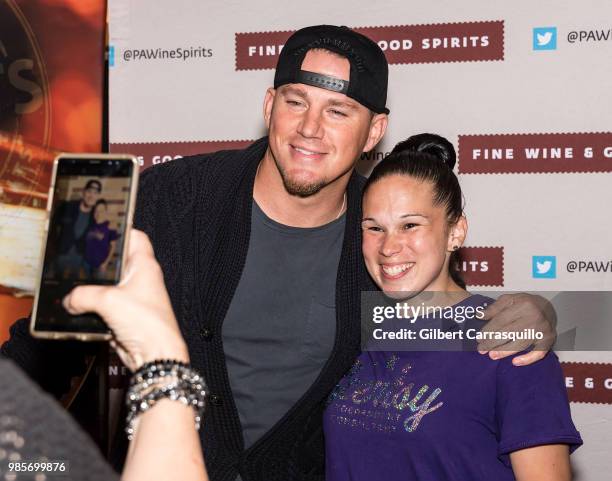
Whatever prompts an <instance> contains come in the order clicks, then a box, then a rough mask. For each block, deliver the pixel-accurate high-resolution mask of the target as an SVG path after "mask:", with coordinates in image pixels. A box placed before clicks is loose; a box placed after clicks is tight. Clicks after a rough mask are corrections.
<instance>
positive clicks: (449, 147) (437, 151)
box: [391, 134, 457, 170]
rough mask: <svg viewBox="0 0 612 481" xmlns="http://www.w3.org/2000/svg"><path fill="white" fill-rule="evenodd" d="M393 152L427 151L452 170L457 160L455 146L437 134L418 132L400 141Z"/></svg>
mask: <svg viewBox="0 0 612 481" xmlns="http://www.w3.org/2000/svg"><path fill="white" fill-rule="evenodd" d="M391 152H393V153H401V152H425V153H427V154H430V155H433V156H434V157H436V158H438V159H440V160H441V161H442V162H444V163H445V164H446V165H447V166H448V167H449V168H450V169H451V170H452V169H453V167H454V166H455V163H456V162H457V155H456V154H455V148H454V147H453V144H451V143H450V142H449V141H448V140H447V139H445V138H444V137H442V136H440V135H436V134H418V135H413V136H411V137H408V138H407V139H406V140H404V141H402V142H400V143H398V144H397V145H396V146H395V147H393V150H392V151H391Z"/></svg>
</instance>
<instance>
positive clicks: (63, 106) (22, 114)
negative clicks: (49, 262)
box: [0, 0, 106, 342]
mask: <svg viewBox="0 0 612 481" xmlns="http://www.w3.org/2000/svg"><path fill="white" fill-rule="evenodd" d="M105 10H106V2H105V1H103V0H0V342H1V341H2V340H3V339H4V338H6V335H7V329H8V325H10V324H11V323H12V322H13V321H14V320H15V319H16V318H17V317H18V316H19V315H24V314H27V313H28V312H29V309H30V306H31V297H30V295H31V293H32V291H33V289H34V285H35V282H36V279H35V277H36V275H35V272H36V268H37V265H38V261H39V256H40V248H41V244H42V231H43V222H44V217H45V212H44V208H45V205H46V201H47V192H48V190H49V184H50V175H51V163H52V160H53V157H54V155H55V153H56V152H58V151H71V152H100V151H101V148H102V104H103V91H104V48H105V37H104V35H105V13H106V12H105Z"/></svg>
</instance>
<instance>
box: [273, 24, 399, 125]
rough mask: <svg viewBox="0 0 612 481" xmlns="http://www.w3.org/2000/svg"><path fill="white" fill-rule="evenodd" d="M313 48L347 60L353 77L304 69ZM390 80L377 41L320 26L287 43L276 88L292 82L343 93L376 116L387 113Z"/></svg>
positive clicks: (281, 56) (280, 62)
mask: <svg viewBox="0 0 612 481" xmlns="http://www.w3.org/2000/svg"><path fill="white" fill-rule="evenodd" d="M313 48H322V49H326V50H330V51H332V52H335V53H337V54H339V55H342V56H343V57H346V59H347V60H348V61H349V63H350V65H351V70H350V78H349V79H348V80H346V79H337V78H334V77H330V76H329V75H323V74H319V73H316V72H307V71H304V70H302V62H303V61H304V57H305V56H306V53H307V52H308V51H309V50H312V49H313ZM388 77H389V65H388V64H387V59H386V57H385V54H384V53H383V51H382V50H381V49H380V47H379V46H378V45H377V44H376V42H374V41H373V40H371V39H369V38H368V37H366V36H365V35H362V34H360V33H357V32H355V31H353V30H351V29H350V28H348V27H337V26H335V25H317V26H314V27H306V28H302V29H300V30H298V31H297V32H295V33H294V34H293V35H291V37H289V39H288V40H287V42H285V45H284V47H283V49H282V50H281V53H280V55H279V57H278V63H277V64H276V73H275V75H274V88H278V87H280V86H281V85H285V84H290V83H303V84H307V85H313V86H315V87H320V88H324V89H327V90H332V91H334V92H340V93H343V94H345V95H346V96H347V97H350V98H352V99H355V100H356V101H357V102H359V103H360V104H362V105H364V106H365V107H367V108H369V109H370V110H372V111H374V112H376V113H379V114H381V113H385V114H388V113H389V109H388V108H387V107H385V104H386V103H387V81H388Z"/></svg>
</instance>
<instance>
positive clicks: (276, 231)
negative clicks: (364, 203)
mask: <svg viewBox="0 0 612 481" xmlns="http://www.w3.org/2000/svg"><path fill="white" fill-rule="evenodd" d="M344 226H345V216H344V215H343V216H341V217H340V218H339V219H337V220H335V221H332V222H330V223H329V224H325V225H323V226H320V227H313V228H298V227H289V226H285V225H282V224H279V223H278V222H275V221H274V220H272V219H270V218H269V217H268V216H266V214H265V213H264V212H263V211H262V210H261V209H260V208H259V206H258V205H257V204H256V203H255V202H253V215H252V223H251V238H250V242H249V250H248V253H247V258H246V263H245V267H244V271H243V272H242V277H241V278H240V283H239V284H238V288H237V289H236V293H235V295H234V298H233V299H232V303H231V305H230V307H229V310H228V312H227V315H226V317H225V320H224V322H223V348H224V352H225V357H226V361H227V369H228V372H229V380H230V385H231V387H232V393H233V395H234V400H235V402H236V406H237V408H238V413H239V415H240V422H241V424H242V430H243V436H244V444H245V448H248V447H249V446H251V445H252V444H253V443H254V442H255V441H257V440H258V439H259V438H260V437H262V436H263V435H264V434H265V433H266V432H267V431H268V430H269V429H270V428H271V427H272V426H273V425H274V424H275V423H276V422H277V421H279V420H280V419H281V418H282V417H283V415H284V414H285V413H286V412H287V411H289V409H290V408H291V407H292V406H293V405H294V404H295V403H296V402H297V401H298V399H299V398H300V397H301V396H302V395H303V394H304V393H305V392H306V391H307V389H308V388H309V387H310V386H311V385H312V383H313V382H314V381H315V379H316V377H317V375H318V374H319V372H320V371H321V369H322V368H323V365H324V364H325V362H326V361H327V359H328V357H329V355H330V354H331V351H332V348H333V344H334V337H335V332H336V308H335V293H336V276H337V272H338V264H339V262H340V253H341V250H342V241H343V239H344Z"/></svg>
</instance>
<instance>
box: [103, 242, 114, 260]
mask: <svg viewBox="0 0 612 481" xmlns="http://www.w3.org/2000/svg"><path fill="white" fill-rule="evenodd" d="M116 244H117V242H116V241H112V242H111V243H110V249H109V251H108V255H107V256H106V259H104V262H102V264H107V263H108V262H110V260H111V259H112V258H113V254H114V253H115V246H116Z"/></svg>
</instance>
